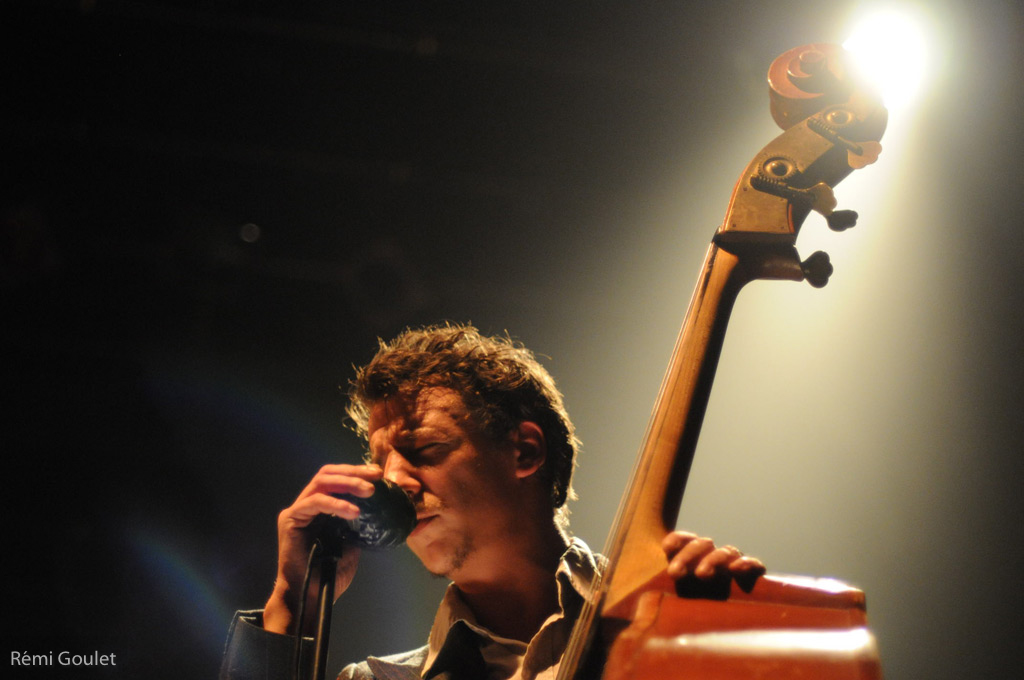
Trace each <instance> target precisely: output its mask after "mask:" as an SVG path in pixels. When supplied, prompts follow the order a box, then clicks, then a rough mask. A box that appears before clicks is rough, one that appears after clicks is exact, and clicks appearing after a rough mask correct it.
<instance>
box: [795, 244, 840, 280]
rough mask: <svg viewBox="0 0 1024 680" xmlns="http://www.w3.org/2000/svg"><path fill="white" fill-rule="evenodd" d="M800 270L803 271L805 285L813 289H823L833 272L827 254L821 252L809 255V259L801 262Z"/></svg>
mask: <svg viewBox="0 0 1024 680" xmlns="http://www.w3.org/2000/svg"><path fill="white" fill-rule="evenodd" d="M800 270H801V271H803V273H804V279H805V280H806V281H807V283H809V284H811V285H812V286H814V287H815V288H824V287H825V284H826V283H828V279H829V277H830V276H832V272H833V271H834V270H833V269H832V261H831V260H830V259H829V257H828V253H826V252H823V251H821V250H818V251H816V252H814V253H811V256H810V257H808V258H807V259H806V260H804V261H803V262H801V263H800Z"/></svg>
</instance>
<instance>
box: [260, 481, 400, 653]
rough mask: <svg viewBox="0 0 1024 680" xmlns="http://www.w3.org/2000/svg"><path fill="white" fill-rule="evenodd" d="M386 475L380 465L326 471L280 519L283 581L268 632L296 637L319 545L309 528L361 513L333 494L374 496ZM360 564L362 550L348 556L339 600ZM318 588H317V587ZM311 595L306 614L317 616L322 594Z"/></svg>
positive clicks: (267, 618) (269, 613)
mask: <svg viewBox="0 0 1024 680" xmlns="http://www.w3.org/2000/svg"><path fill="white" fill-rule="evenodd" d="M383 474H384V472H383V470H381V468H380V467H379V466H377V465H325V466H324V467H322V468H320V470H319V472H317V473H316V475H315V476H314V477H313V479H312V480H310V482H309V484H307V485H306V488H305V489H303V490H302V492H301V493H300V494H299V496H298V498H296V499H295V502H294V503H292V504H291V505H290V506H289V507H287V508H285V509H284V510H282V511H281V513H280V514H279V515H278V517H277V545H278V553H277V580H276V581H275V582H274V592H273V593H272V594H271V596H270V599H269V600H267V604H266V607H265V608H264V611H263V627H264V628H265V629H266V630H268V631H271V632H274V633H282V634H290V635H294V634H295V633H296V631H297V621H296V618H297V616H298V611H299V605H300V602H301V597H302V593H300V592H299V591H301V590H302V580H303V578H304V576H305V573H306V562H307V561H308V559H309V551H310V549H311V548H312V545H313V537H312V536H310V532H309V525H310V523H312V522H313V520H314V519H316V517H317V516H318V515H321V514H325V515H335V516H337V517H340V518H342V519H355V518H356V517H358V516H359V508H358V507H356V506H355V504H353V503H351V502H349V501H347V500H344V499H342V498H336V497H335V496H334V495H333V494H348V495H351V496H357V497H360V498H369V497H370V496H372V495H373V490H374V489H373V482H374V481H376V480H378V479H380V478H381V477H382V476H383ZM358 563H359V549H358V548H355V547H352V548H350V549H347V550H346V551H345V554H344V555H343V556H342V558H341V560H339V562H338V576H337V580H336V582H335V587H334V594H335V597H338V596H340V595H341V594H342V593H343V592H345V590H346V589H347V588H348V586H349V584H350V583H351V582H352V577H353V576H355V572H356V566H357V565H358ZM313 585H314V586H315V584H313ZM312 591H313V595H312V597H311V596H310V594H309V593H307V594H306V597H307V598H308V599H307V605H306V612H307V614H308V615H309V616H312V615H313V614H314V612H313V609H314V608H315V601H316V600H315V597H316V595H315V593H316V589H315V588H312Z"/></svg>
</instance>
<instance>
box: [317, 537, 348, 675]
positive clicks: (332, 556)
mask: <svg viewBox="0 0 1024 680" xmlns="http://www.w3.org/2000/svg"><path fill="white" fill-rule="evenodd" d="M341 554H342V542H341V541H327V542H321V552H320V556H319V571H320V585H319V587H318V588H317V602H316V632H315V633H314V636H313V672H312V675H311V677H312V680H324V674H325V673H326V671H327V650H328V648H329V647H330V642H331V610H332V609H333V606H334V581H335V578H336V577H337V575H338V560H340V559H341Z"/></svg>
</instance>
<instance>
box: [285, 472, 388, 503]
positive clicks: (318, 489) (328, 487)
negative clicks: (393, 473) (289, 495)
mask: <svg viewBox="0 0 1024 680" xmlns="http://www.w3.org/2000/svg"><path fill="white" fill-rule="evenodd" d="M383 474H384V471H383V470H381V469H380V466H377V465H342V464H339V465H325V466H323V467H322V468H320V470H319V471H318V472H317V473H316V475H314V477H313V479H311V480H310V482H309V484H307V485H306V488H305V489H303V490H302V492H301V493H300V494H299V497H298V499H297V500H302V499H303V498H306V497H308V496H312V495H314V494H318V493H327V494H332V493H337V494H349V495H352V496H358V497H360V498H369V497H370V496H372V495H373V489H374V487H373V482H375V481H376V480H378V479H380V478H381V476H382V475H383Z"/></svg>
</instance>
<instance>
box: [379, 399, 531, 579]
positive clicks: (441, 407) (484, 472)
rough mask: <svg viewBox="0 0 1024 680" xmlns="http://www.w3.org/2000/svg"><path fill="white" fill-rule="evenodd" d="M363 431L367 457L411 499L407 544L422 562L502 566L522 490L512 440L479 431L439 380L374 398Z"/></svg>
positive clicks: (467, 568) (454, 575)
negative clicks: (413, 519)
mask: <svg viewBox="0 0 1024 680" xmlns="http://www.w3.org/2000/svg"><path fill="white" fill-rule="evenodd" d="M368 434H369V443H370V454H371V461H372V462H373V463H376V464H377V465H380V466H381V467H382V468H383V469H384V476H385V478H387V479H390V480H391V481H393V482H395V483H396V484H398V485H399V486H401V487H402V488H403V489H405V491H406V492H408V493H410V494H411V495H412V497H413V501H414V502H415V504H416V511H417V520H418V521H417V524H416V528H415V529H414V530H413V532H412V533H411V534H410V535H409V538H408V540H407V543H408V545H409V547H410V548H411V549H412V551H413V552H414V553H415V554H416V556H417V557H418V558H419V559H420V561H422V562H423V564H424V566H426V568H427V569H428V570H429V571H431V572H432V573H434V574H438V575H443V576H447V577H448V578H451V579H453V580H460V579H472V578H485V577H486V575H487V573H488V570H491V569H494V568H500V564H501V561H502V559H503V557H502V556H503V555H504V551H505V550H507V549H508V546H509V544H510V541H508V540H507V539H508V537H509V536H510V534H511V532H512V531H513V530H514V529H515V527H516V514H517V511H516V501H517V497H518V496H519V495H520V494H518V493H517V489H518V486H517V483H518V479H517V476H516V472H515V460H516V456H515V448H514V447H513V446H512V444H511V443H508V442H505V443H502V444H495V443H494V442H492V441H491V440H490V439H488V438H487V437H486V436H485V435H483V434H482V433H480V432H479V431H478V428H476V427H475V425H474V423H473V421H472V419H471V417H470V415H469V413H468V411H467V409H466V406H465V404H464V403H463V401H462V397H461V396H459V394H458V393H457V392H455V391H453V390H450V389H447V388H440V387H438V388H427V389H424V390H423V391H421V392H420V393H419V394H418V395H416V396H415V397H413V398H411V399H402V398H399V397H394V398H392V399H388V400H386V401H383V402H379V403H377V404H375V405H374V406H373V408H372V409H371V410H370V420H369V427H368Z"/></svg>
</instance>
